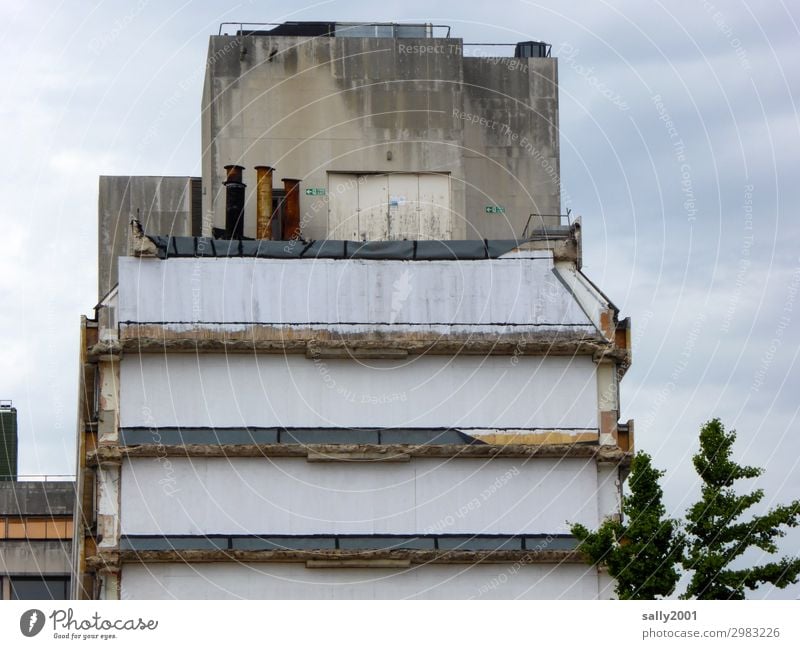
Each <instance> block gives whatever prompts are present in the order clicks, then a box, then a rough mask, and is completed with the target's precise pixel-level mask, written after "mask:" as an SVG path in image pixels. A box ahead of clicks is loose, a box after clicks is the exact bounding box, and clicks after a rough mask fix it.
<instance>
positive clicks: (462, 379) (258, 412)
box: [120, 354, 597, 429]
mask: <svg viewBox="0 0 800 649" xmlns="http://www.w3.org/2000/svg"><path fill="white" fill-rule="evenodd" d="M121 367H122V370H121V389H120V395H121V400H122V403H121V421H120V425H121V426H123V427H150V426H187V427H206V426H214V427H237V426H263V427H269V426H288V427H305V426H307V427H321V428H327V427H334V428H350V427H370V426H375V427H398V428H416V427H426V426H430V427H450V426H458V427H465V428H544V429H552V428H556V429H557V428H581V429H596V428H597V388H596V374H595V373H596V366H595V364H594V363H593V362H592V359H591V357H589V356H578V357H575V358H570V357H556V356H551V357H544V358H542V357H536V356H520V357H519V358H517V359H516V362H515V363H511V362H509V359H508V358H507V357H501V356H491V357H486V358H483V357H479V356H457V357H454V358H453V357H447V356H420V357H414V358H409V359H407V360H402V361H395V360H369V361H355V360H351V359H345V360H329V359H326V360H316V361H315V360H311V359H307V358H306V357H305V356H299V355H290V356H282V355H274V354H268V355H258V356H253V355H247V354H243V355H230V356H229V355H225V354H203V355H201V356H195V355H192V354H170V355H166V356H165V355H163V354H143V355H141V356H138V357H137V356H126V357H125V358H124V359H123V360H122V363H121Z"/></svg>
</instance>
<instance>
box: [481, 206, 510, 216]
mask: <svg viewBox="0 0 800 649" xmlns="http://www.w3.org/2000/svg"><path fill="white" fill-rule="evenodd" d="M486 213H487V214H505V213H506V208H505V207H500V206H499V205H487V206H486Z"/></svg>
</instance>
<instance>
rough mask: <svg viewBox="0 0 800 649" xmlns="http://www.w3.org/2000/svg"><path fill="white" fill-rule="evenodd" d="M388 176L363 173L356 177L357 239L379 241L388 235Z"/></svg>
mask: <svg viewBox="0 0 800 649" xmlns="http://www.w3.org/2000/svg"><path fill="white" fill-rule="evenodd" d="M388 213H389V176H388V175H386V174H365V175H363V176H361V177H359V179H358V237H357V238H358V239H362V240H365V241H381V240H385V239H387V238H388V236H389V218H388Z"/></svg>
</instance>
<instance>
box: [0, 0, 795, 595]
mask: <svg viewBox="0 0 800 649" xmlns="http://www.w3.org/2000/svg"><path fill="white" fill-rule="evenodd" d="M717 5H718V6H715V4H714V3H711V2H702V1H689V0H686V1H683V2H670V3H668V4H666V5H665V4H662V3H659V2H642V1H641V0H640V1H638V2H637V1H634V0H630V1H621V2H614V3H605V2H600V1H597V0H595V1H593V2H583V3H564V2H563V1H559V2H555V1H554V2H546V3H537V2H527V1H525V2H523V1H508V2H494V3H491V4H486V3H465V2H463V1H459V2H449V1H443V2H442V1H440V2H436V3H431V2H419V1H416V0H405V1H404V2H394V1H392V0H388V1H386V2H382V3H375V2H338V1H332V2H320V3H316V4H314V5H309V8H308V9H300V8H299V7H301V6H302V5H301V4H297V3H288V2H284V3H277V2H244V3H239V4H237V3H235V2H192V3H188V2H186V3H183V4H181V3H169V4H168V3H164V2H157V3H156V2H148V1H147V0H140V1H139V2H138V3H137V2H125V3H121V2H119V3H111V2H106V3H100V4H97V5H95V6H93V5H92V3H89V2H87V3H82V4H80V5H78V4H76V3H66V2H64V3H57V2H36V3H26V2H15V3H3V4H2V5H0V31H2V32H3V33H2V38H0V48H2V49H1V50H0V51H2V59H3V61H4V62H5V63H4V65H3V66H2V72H1V73H0V74H2V76H3V84H2V85H3V93H2V96H0V111H2V115H1V117H2V121H1V122H0V123H1V124H2V127H0V128H1V130H0V138H2V139H0V150H1V151H2V153H3V167H4V170H3V173H2V174H0V219H2V255H0V295H2V298H3V305H2V308H0V332H2V339H1V340H2V351H0V398H3V399H13V400H14V404H15V406H16V407H17V408H18V411H19V423H20V471H21V473H24V474H43V473H44V474H63V473H71V472H73V471H74V464H75V462H74V438H75V425H76V401H77V377H78V354H79V352H78V331H79V320H80V315H81V314H91V313H92V310H91V309H92V307H93V306H94V303H95V297H96V292H95V291H96V286H97V276H96V272H97V271H96V264H97V260H96V236H97V227H96V213H97V183H98V176H99V175H101V174H148V175H162V174H165V175H169V174H172V175H200V125H199V121H198V120H199V114H200V113H199V108H200V94H201V87H202V74H203V70H204V64H205V63H204V60H205V56H206V48H207V44H208V36H209V35H210V34H212V33H217V30H218V27H219V23H220V22H221V21H231V20H233V21H241V20H250V21H265V22H275V21H282V20H285V19H295V20H303V19H305V20H312V19H332V20H363V21H367V20H369V21H373V20H374V21H430V22H435V23H445V24H449V25H451V26H452V28H453V33H452V35H453V36H455V37H461V38H463V39H464V40H465V41H466V42H492V43H495V42H515V41H519V40H543V41H547V42H550V43H552V44H553V54H554V55H556V56H559V58H560V68H559V78H560V101H561V124H560V126H561V153H562V157H561V176H562V185H563V187H562V190H563V194H564V205H565V207H569V208H570V209H571V210H572V212H573V214H574V215H581V216H582V218H583V224H584V260H585V261H584V271H585V272H586V273H587V274H588V275H589V276H590V277H591V278H592V279H593V280H594V281H595V282H596V283H597V284H598V285H599V286H601V287H602V288H603V290H604V291H605V292H606V293H607V294H608V295H609V296H610V297H611V299H612V300H614V302H615V303H616V304H617V306H618V307H619V308H620V310H621V313H622V315H623V316H630V317H631V318H632V320H633V332H634V333H633V337H634V353H635V360H634V364H633V367H632V368H631V370H630V371H629V372H628V374H627V376H626V377H625V380H624V383H623V391H622V399H623V406H622V408H623V412H622V417H623V419H627V418H633V419H635V420H636V445H637V447H638V448H640V449H644V450H647V451H648V452H650V453H651V454H652V455H653V456H654V458H655V463H656V465H657V466H659V467H661V468H665V469H667V470H668V473H667V476H666V478H665V480H664V481H663V487H664V489H665V491H666V494H667V500H668V505H669V507H670V509H672V510H674V511H675V512H676V513H680V512H682V511H683V510H684V509H685V507H686V506H687V505H688V504H689V503H690V502H691V500H692V498H693V497H694V496H695V495H696V482H695V478H694V472H693V469H692V466H691V460H690V458H691V455H692V454H693V453H694V452H695V451H696V448H697V433H698V430H699V428H700V426H701V424H702V423H703V422H704V421H706V420H708V419H710V418H711V417H715V416H718V417H720V418H722V419H723V421H724V422H725V423H726V425H727V426H728V427H731V428H736V429H737V430H738V434H739V437H738V442H737V445H736V452H737V455H738V457H739V458H740V459H743V460H744V461H746V462H747V463H749V464H754V465H758V466H763V467H766V469H767V472H766V474H765V476H764V477H763V478H761V479H759V480H758V481H757V484H758V486H762V487H763V488H765V489H766V491H767V498H766V500H768V501H770V502H773V503H775V502H779V501H787V500H791V499H792V498H796V497H798V495H800V470H798V462H799V460H798V457H800V421H798V407H800V399H798V395H800V374H799V373H798V371H797V360H798V352H799V351H800V297H799V296H798V294H799V293H800V246H798V240H800V225H799V221H798V216H797V210H798V205H800V121H799V120H798V111H797V106H796V99H797V97H796V93H798V92H800V78H799V77H800V66H799V65H798V63H797V51H798V47H799V46H800V38H799V36H800V33H799V30H798V22H799V21H800V9H798V5H797V4H791V5H787V4H785V3H783V2H725V3H723V2H722V1H721V0H718V2H717ZM567 7H569V8H568V9H567ZM288 11H291V12H294V13H287V12H288ZM667 120H669V121H671V123H672V128H671V129H670V128H669V126H668V125H667ZM786 541H787V543H785V544H784V545H785V547H786V548H787V549H791V548H794V551H796V548H797V547H800V535H798V534H792V535H791V536H790V537H787V539H786ZM756 558H758V557H756ZM764 595H766V596H772V597H775V596H781V597H799V596H800V588H798V587H793V588H792V589H788V590H787V591H783V592H782V593H764Z"/></svg>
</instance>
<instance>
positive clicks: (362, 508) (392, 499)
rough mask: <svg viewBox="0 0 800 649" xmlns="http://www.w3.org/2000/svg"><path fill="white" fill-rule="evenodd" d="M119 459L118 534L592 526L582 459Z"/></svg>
mask: <svg viewBox="0 0 800 649" xmlns="http://www.w3.org/2000/svg"><path fill="white" fill-rule="evenodd" d="M170 469H171V471H170V479H171V480H172V482H171V483H170V484H171V491H172V492H173V493H172V494H170V495H169V496H166V495H165V493H164V490H163V488H162V483H161V482H159V481H160V480H161V479H162V478H164V467H163V466H162V464H161V463H159V462H154V461H153V460H152V459H138V460H128V461H126V462H125V464H124V468H123V474H122V481H123V485H122V501H121V503H122V504H121V511H122V525H123V529H122V533H123V534H132V535H133V534H164V535H175V534H192V535H197V534H463V533H469V534H568V533H569V523H568V522H567V521H569V522H571V523H583V524H584V525H587V526H589V527H595V526H596V525H597V524H598V505H597V498H598V496H597V465H596V464H595V462H594V460H581V459H569V460H566V459H560V460H555V459H554V460H550V459H536V460H529V461H528V462H525V461H523V460H517V459H491V460H466V459H422V458H415V459H412V460H411V461H410V462H402V463H391V464H390V463H369V462H366V463H348V464H342V463H323V464H320V463H309V462H307V461H306V460H305V459H304V458H237V459H235V460H228V459H223V458H191V459H177V458H171V466H170Z"/></svg>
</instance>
